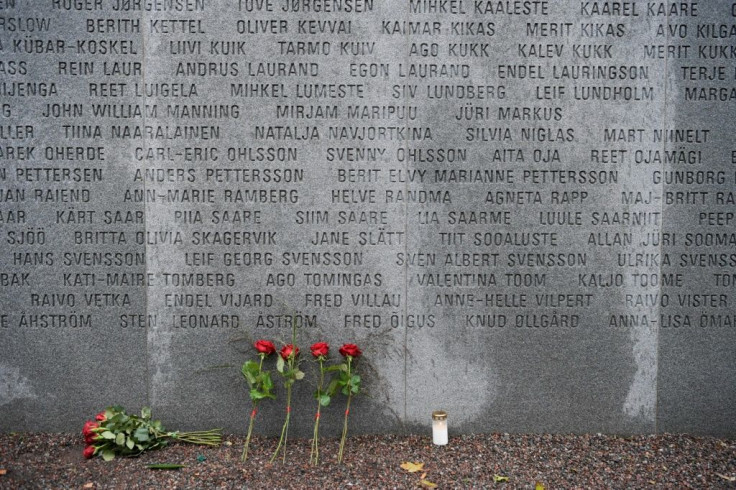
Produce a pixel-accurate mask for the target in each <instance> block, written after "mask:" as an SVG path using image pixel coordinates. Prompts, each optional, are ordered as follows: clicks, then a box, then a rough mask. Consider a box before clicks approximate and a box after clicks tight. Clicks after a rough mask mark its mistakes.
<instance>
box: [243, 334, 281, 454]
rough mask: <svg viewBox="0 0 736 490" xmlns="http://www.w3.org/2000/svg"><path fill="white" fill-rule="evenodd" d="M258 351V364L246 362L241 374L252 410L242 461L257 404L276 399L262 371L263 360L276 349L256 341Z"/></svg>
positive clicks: (269, 376)
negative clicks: (245, 383)
mask: <svg viewBox="0 0 736 490" xmlns="http://www.w3.org/2000/svg"><path fill="white" fill-rule="evenodd" d="M253 345H254V347H255V348H256V351H258V357H260V358H261V361H260V362H255V361H248V362H246V363H245V364H243V368H242V370H241V372H242V373H243V377H245V380H246V381H247V382H248V386H249V387H250V392H249V394H250V400H251V403H252V405H253V410H251V412H250V423H249V424H248V435H247V436H246V438H245V447H244V448H243V457H242V460H243V461H245V460H246V459H248V446H249V445H250V437H251V434H252V433H253V421H254V420H255V418H256V413H257V410H258V403H260V401H261V400H264V399H266V398H272V399H273V398H276V395H274V394H273V381H271V373H270V372H268V371H264V370H263V360H264V359H266V357H268V356H270V355H271V354H273V353H274V352H276V347H275V346H274V345H273V342H271V341H269V340H258V341H257V342H256V343H255V344H253Z"/></svg>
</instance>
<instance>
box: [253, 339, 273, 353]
mask: <svg viewBox="0 0 736 490" xmlns="http://www.w3.org/2000/svg"><path fill="white" fill-rule="evenodd" d="M253 345H254V346H255V348H256V350H257V351H258V352H260V353H261V354H265V355H267V356H268V355H271V354H273V353H274V352H276V346H274V345H273V342H271V341H270V340H257V341H256V343H255V344H253Z"/></svg>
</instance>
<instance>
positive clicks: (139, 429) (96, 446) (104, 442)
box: [82, 406, 222, 461]
mask: <svg viewBox="0 0 736 490" xmlns="http://www.w3.org/2000/svg"><path fill="white" fill-rule="evenodd" d="M82 435H83V436H84V442H85V443H87V447H85V449H84V451H83V454H84V457H85V458H87V459H90V458H92V457H94V456H96V455H99V456H101V457H102V459H104V460H105V461H111V460H113V459H115V456H139V455H140V454H141V453H143V452H144V451H149V450H152V449H158V448H161V447H164V446H166V445H167V444H168V443H169V441H170V440H175V441H183V442H189V443H192V444H204V445H208V446H219V445H220V443H221V442H222V430H221V429H212V430H206V431H198V432H178V431H175V432H168V431H166V429H164V428H163V426H162V425H161V422H160V421H158V420H152V419H151V409H150V408H148V407H143V409H142V410H141V415H140V417H139V416H137V415H129V414H127V413H126V412H125V410H124V409H123V408H122V407H120V406H114V407H108V408H107V409H105V411H104V412H100V413H98V414H97V415H96V416H95V421H91V420H89V421H87V422H85V424H84V428H83V429H82Z"/></svg>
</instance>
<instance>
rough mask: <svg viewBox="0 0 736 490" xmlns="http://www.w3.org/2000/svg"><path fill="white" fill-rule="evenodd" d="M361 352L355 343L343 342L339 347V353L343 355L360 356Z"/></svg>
mask: <svg viewBox="0 0 736 490" xmlns="http://www.w3.org/2000/svg"><path fill="white" fill-rule="evenodd" d="M362 353H363V352H362V351H361V350H360V348H358V346H357V345H355V344H345V345H343V346H342V347H340V354H342V355H343V356H345V357H348V356H350V357H360V355H361V354H362Z"/></svg>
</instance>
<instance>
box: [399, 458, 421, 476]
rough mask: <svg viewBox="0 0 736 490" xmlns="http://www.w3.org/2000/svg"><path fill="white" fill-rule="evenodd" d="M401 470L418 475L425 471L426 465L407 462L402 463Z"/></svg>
mask: <svg viewBox="0 0 736 490" xmlns="http://www.w3.org/2000/svg"><path fill="white" fill-rule="evenodd" d="M401 469H403V470H406V471H408V472H409V473H416V472H418V471H422V470H423V469H424V463H412V462H411V461H407V462H405V463H401Z"/></svg>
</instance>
